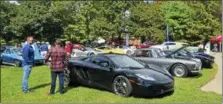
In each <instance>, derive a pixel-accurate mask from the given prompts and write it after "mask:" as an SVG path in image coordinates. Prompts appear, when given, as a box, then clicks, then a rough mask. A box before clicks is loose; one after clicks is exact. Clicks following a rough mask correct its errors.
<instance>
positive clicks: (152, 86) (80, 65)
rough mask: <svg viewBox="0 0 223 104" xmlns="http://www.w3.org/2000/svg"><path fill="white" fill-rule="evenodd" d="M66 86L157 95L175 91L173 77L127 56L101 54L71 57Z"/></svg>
mask: <svg viewBox="0 0 223 104" xmlns="http://www.w3.org/2000/svg"><path fill="white" fill-rule="evenodd" d="M68 69H69V72H66V73H65V83H66V84H67V85H72V84H78V85H87V86H91V87H98V88H102V89H106V90H109V91H113V92H114V93H115V94H117V95H119V96H130V95H131V94H136V95H142V96H147V95H159V94H163V93H166V92H170V91H173V90H174V78H173V77H172V76H171V75H170V74H168V72H167V71H160V70H163V69H153V68H150V67H149V66H147V65H146V64H141V63H140V62H138V61H136V60H134V59H133V58H131V57H128V56H126V55H120V54H119V55H118V54H100V55H96V56H90V57H85V58H81V59H78V60H70V61H69V64H68Z"/></svg>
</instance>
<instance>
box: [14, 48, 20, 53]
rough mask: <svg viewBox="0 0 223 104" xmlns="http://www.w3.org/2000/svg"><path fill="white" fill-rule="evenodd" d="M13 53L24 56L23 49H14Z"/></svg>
mask: <svg viewBox="0 0 223 104" xmlns="http://www.w3.org/2000/svg"><path fill="white" fill-rule="evenodd" d="M12 53H15V54H22V49H21V48H15V49H12Z"/></svg>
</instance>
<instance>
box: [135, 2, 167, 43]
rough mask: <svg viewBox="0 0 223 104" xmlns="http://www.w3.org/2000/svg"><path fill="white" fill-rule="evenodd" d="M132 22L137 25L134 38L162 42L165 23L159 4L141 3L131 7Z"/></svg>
mask: <svg viewBox="0 0 223 104" xmlns="http://www.w3.org/2000/svg"><path fill="white" fill-rule="evenodd" d="M131 14H132V15H131V20H132V21H133V22H134V23H135V25H133V27H134V30H135V32H134V36H136V37H146V38H148V39H151V40H155V41H158V42H162V41H163V40H164V38H165V35H164V23H163V17H162V14H161V9H160V6H159V4H158V3H139V4H137V5H136V6H133V7H131Z"/></svg>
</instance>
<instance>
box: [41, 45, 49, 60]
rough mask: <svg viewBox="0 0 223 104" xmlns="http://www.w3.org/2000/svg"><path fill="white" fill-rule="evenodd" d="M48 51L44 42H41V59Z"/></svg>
mask: <svg viewBox="0 0 223 104" xmlns="http://www.w3.org/2000/svg"><path fill="white" fill-rule="evenodd" d="M47 51H48V46H47V45H46V43H45V42H42V44H41V46H40V53H41V55H42V56H43V57H45V56H46V53H47Z"/></svg>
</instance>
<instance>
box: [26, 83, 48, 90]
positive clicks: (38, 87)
mask: <svg viewBox="0 0 223 104" xmlns="http://www.w3.org/2000/svg"><path fill="white" fill-rule="evenodd" d="M50 84H51V83H44V84H41V85H38V86H35V87H32V88H30V90H36V89H40V88H44V87H46V86H49V85H50Z"/></svg>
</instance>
